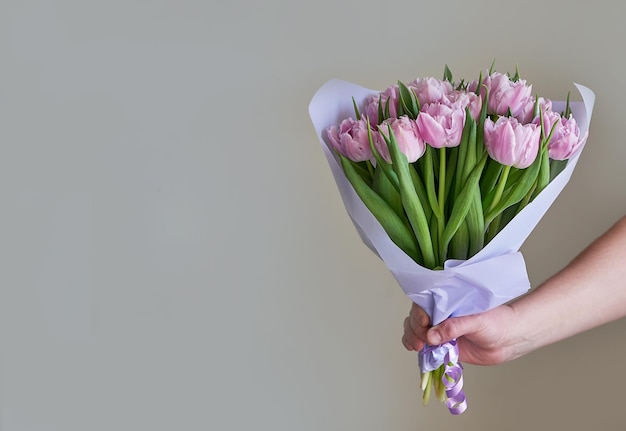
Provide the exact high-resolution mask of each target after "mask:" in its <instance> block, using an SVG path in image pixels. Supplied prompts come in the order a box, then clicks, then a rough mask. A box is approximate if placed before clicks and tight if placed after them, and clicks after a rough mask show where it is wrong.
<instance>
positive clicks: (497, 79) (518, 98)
mask: <svg viewBox="0 0 626 431" xmlns="http://www.w3.org/2000/svg"><path fill="white" fill-rule="evenodd" d="M483 84H484V85H485V86H486V87H487V88H488V89H489V101H488V103H487V110H488V111H489V113H492V114H496V115H508V113H509V111H510V112H511V115H512V116H513V117H520V118H521V117H522V116H523V114H524V111H525V108H526V110H527V109H528V103H529V102H532V101H533V98H532V86H531V85H526V81H524V80H522V79H520V80H518V81H511V79H510V78H509V77H508V76H507V75H504V74H502V73H493V74H491V75H490V76H488V77H486V78H485V80H484V81H483ZM531 119H532V114H531V118H529V119H528V121H530V120H531Z"/></svg>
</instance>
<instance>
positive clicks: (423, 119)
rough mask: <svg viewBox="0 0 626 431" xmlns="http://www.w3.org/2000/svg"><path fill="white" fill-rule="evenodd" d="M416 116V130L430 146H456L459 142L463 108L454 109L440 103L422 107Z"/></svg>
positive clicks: (463, 123) (462, 123)
mask: <svg viewBox="0 0 626 431" xmlns="http://www.w3.org/2000/svg"><path fill="white" fill-rule="evenodd" d="M422 109H423V110H422V112H420V113H419V115H418V116H417V120H416V123H417V130H418V131H419V134H420V136H421V137H422V139H423V140H424V141H426V142H427V143H428V144H429V145H430V146H431V147H434V148H443V147H456V146H458V145H459V144H460V143H461V135H462V134H463V126H464V125H465V110H464V109H454V108H451V107H449V106H446V105H444V104H441V103H431V104H430V105H426V106H423V107H422Z"/></svg>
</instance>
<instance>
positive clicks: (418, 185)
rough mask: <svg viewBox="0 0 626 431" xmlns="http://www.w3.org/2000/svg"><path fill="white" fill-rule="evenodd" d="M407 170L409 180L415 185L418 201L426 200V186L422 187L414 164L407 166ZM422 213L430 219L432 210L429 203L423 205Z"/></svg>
mask: <svg viewBox="0 0 626 431" xmlns="http://www.w3.org/2000/svg"><path fill="white" fill-rule="evenodd" d="M409 172H410V174H411V180H413V186H414V187H415V192H416V193H417V196H418V197H419V200H420V202H428V195H427V194H426V188H425V187H424V182H423V181H422V179H421V178H420V176H419V174H418V172H417V169H416V166H415V164H411V166H410V167H409ZM422 208H423V209H424V215H425V216H426V218H427V219H429V220H430V218H431V216H432V213H433V212H432V210H431V209H430V205H423V206H422Z"/></svg>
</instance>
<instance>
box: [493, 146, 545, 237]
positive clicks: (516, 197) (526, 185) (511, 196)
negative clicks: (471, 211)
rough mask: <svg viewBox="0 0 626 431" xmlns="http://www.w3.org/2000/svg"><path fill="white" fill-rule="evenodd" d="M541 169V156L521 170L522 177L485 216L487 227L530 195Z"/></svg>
mask: <svg viewBox="0 0 626 431" xmlns="http://www.w3.org/2000/svg"><path fill="white" fill-rule="evenodd" d="M540 168H541V156H540V155H539V156H537V158H536V159H535V161H534V162H533V164H532V165H530V166H529V167H527V168H526V169H522V170H521V171H523V172H522V175H520V177H519V179H518V180H517V181H516V183H515V184H514V185H512V186H511V187H510V188H509V189H508V191H505V193H504V194H503V196H502V198H501V199H500V201H499V202H498V203H497V204H496V205H495V207H494V208H491V209H490V210H489V211H487V213H486V214H485V226H489V224H490V223H491V222H492V221H493V220H494V219H495V218H496V216H498V215H499V214H500V213H502V211H504V210H505V209H507V208H508V207H510V206H511V205H514V204H516V203H518V202H519V201H521V200H522V199H523V198H524V196H526V193H528V191H529V190H530V189H531V188H532V187H533V184H534V183H535V180H536V179H537V175H538V174H539V169H540Z"/></svg>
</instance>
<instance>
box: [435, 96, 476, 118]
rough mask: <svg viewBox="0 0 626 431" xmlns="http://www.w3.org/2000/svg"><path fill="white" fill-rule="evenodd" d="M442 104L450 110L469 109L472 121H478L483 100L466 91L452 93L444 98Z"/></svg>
mask: <svg viewBox="0 0 626 431" xmlns="http://www.w3.org/2000/svg"><path fill="white" fill-rule="evenodd" d="M444 103H445V104H446V105H448V106H449V107H451V108H452V109H462V110H465V108H467V107H469V110H470V115H471V116H472V118H473V119H475V120H476V119H478V117H479V115H480V111H481V109H482V107H483V99H482V98H481V97H479V96H477V95H476V93H472V92H467V91H456V90H455V91H452V92H450V93H449V94H448V95H447V96H446V97H445V98H444Z"/></svg>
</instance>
